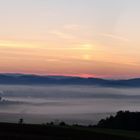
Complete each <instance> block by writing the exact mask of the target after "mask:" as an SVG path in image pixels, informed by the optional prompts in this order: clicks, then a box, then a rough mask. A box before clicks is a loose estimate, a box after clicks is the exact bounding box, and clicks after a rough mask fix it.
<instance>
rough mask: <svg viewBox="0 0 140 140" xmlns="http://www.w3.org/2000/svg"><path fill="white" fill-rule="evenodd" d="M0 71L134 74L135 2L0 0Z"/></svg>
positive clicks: (138, 8)
mask: <svg viewBox="0 0 140 140" xmlns="http://www.w3.org/2000/svg"><path fill="white" fill-rule="evenodd" d="M0 73H33V74H41V75H48V74H49V75H76V76H83V77H88V76H93V77H103V78H132V77H140V1H139V0H0Z"/></svg>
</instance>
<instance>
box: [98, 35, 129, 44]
mask: <svg viewBox="0 0 140 140" xmlns="http://www.w3.org/2000/svg"><path fill="white" fill-rule="evenodd" d="M100 36H103V37H108V38H112V39H116V40H121V41H125V42H128V41H129V39H127V38H125V37H122V36H118V35H115V34H108V33H101V34H100Z"/></svg>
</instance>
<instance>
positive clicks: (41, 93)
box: [0, 85, 140, 125]
mask: <svg viewBox="0 0 140 140" xmlns="http://www.w3.org/2000/svg"><path fill="white" fill-rule="evenodd" d="M0 95H1V97H2V99H1V101H0V114H1V115H0V121H4V122H8V121H9V122H17V121H18V119H19V118H21V117H22V118H24V120H25V122H27V123H45V122H49V121H66V122H67V123H78V124H87V125H88V124H95V123H97V122H98V121H99V120H100V119H101V118H104V117H106V116H108V115H113V114H115V112H117V111H119V110H130V111H140V89H139V88H107V87H106V88H105V87H95V86H83V85H82V86H80V85H79V86H74V85H67V86H66V85H65V86H62V85H61V86H59V85H51V86H50V85H49V86H48V85H44V86H24V85H0Z"/></svg>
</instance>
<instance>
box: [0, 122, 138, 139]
mask: <svg viewBox="0 0 140 140" xmlns="http://www.w3.org/2000/svg"><path fill="white" fill-rule="evenodd" d="M0 140H140V133H139V132H134V131H123V130H111V129H99V128H87V127H80V126H54V125H33V124H11V123H0Z"/></svg>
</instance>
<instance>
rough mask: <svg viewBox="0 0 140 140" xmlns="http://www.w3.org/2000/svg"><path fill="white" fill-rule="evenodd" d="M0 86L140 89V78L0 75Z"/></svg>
mask: <svg viewBox="0 0 140 140" xmlns="http://www.w3.org/2000/svg"><path fill="white" fill-rule="evenodd" d="M0 84H24V85H28V84H29V85H42V84H56V85H73V84H74V85H95V86H105V87H140V78H136V79H128V80H108V79H100V78H81V77H70V76H39V75H26V74H0Z"/></svg>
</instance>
